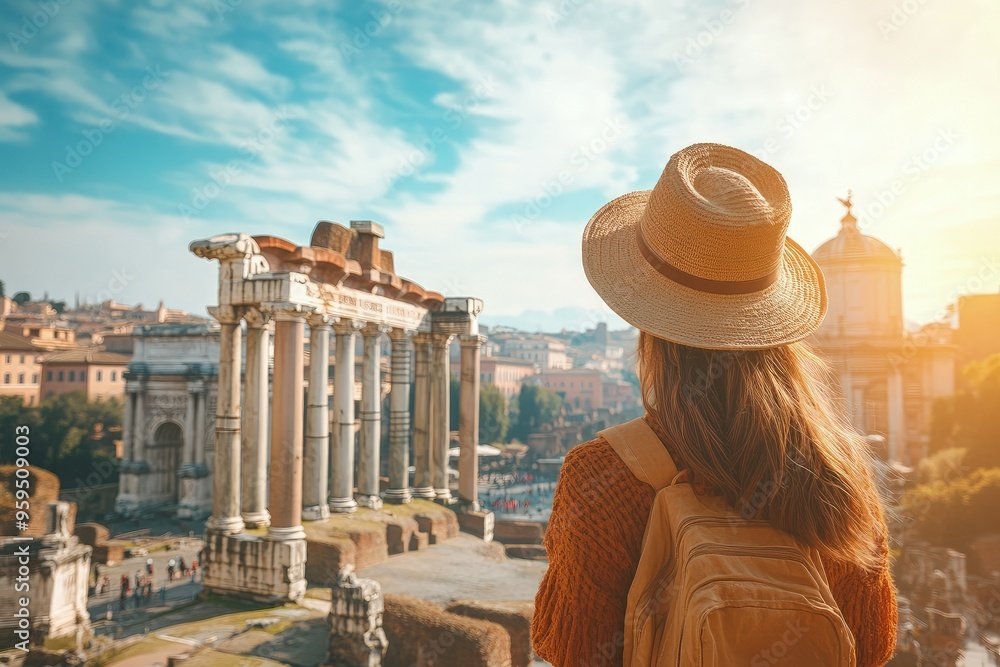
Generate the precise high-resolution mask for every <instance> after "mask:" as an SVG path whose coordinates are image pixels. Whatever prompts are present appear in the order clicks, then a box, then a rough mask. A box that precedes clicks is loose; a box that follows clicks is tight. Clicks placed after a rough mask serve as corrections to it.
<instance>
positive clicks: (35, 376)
mask: <svg viewBox="0 0 1000 667" xmlns="http://www.w3.org/2000/svg"><path fill="white" fill-rule="evenodd" d="M31 384H38V373H35V374H34V375H32V376H31Z"/></svg>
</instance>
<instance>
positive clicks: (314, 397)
mask: <svg viewBox="0 0 1000 667" xmlns="http://www.w3.org/2000/svg"><path fill="white" fill-rule="evenodd" d="M332 323H333V318H331V317H330V316H329V315H324V314H322V313H317V314H316V315H313V316H312V317H310V318H309V395H308V401H307V405H306V451H305V473H304V474H305V482H304V486H303V487H302V518H303V519H305V520H307V521H322V520H324V519H327V518H329V516H330V506H329V505H328V504H327V503H328V502H329V497H330V403H329V401H330V380H329V377H330V329H331V325H332Z"/></svg>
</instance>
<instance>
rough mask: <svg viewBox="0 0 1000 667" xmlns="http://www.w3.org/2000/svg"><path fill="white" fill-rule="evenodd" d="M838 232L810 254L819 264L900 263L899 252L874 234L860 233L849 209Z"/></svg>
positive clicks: (855, 219) (856, 221)
mask: <svg viewBox="0 0 1000 667" xmlns="http://www.w3.org/2000/svg"><path fill="white" fill-rule="evenodd" d="M840 223H841V228H840V233H839V234H837V235H836V236H835V237H833V238H832V239H830V240H829V241H827V242H826V243H824V244H823V245H821V246H820V247H819V248H817V249H816V251H815V252H814V253H813V254H812V256H813V259H815V260H816V262H817V263H818V264H820V265H824V264H830V263H835V262H846V263H850V264H858V263H868V262H888V263H891V264H894V265H902V263H903V260H902V259H901V258H900V256H899V253H897V252H896V251H895V250H893V249H892V248H890V247H889V246H888V245H886V244H885V243H883V242H882V241H880V240H878V239H877V238H875V237H874V236H868V235H867V234H862V233H861V230H860V229H858V219H857V218H855V217H854V215H853V214H852V213H851V211H850V209H848V211H847V215H845V216H844V217H843V218H842V219H841V220H840Z"/></svg>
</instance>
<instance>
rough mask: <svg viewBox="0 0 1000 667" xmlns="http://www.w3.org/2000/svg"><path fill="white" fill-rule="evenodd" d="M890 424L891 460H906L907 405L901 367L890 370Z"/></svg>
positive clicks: (889, 443)
mask: <svg viewBox="0 0 1000 667" xmlns="http://www.w3.org/2000/svg"><path fill="white" fill-rule="evenodd" d="M887 389H888V392H887V393H888V396H887V398H888V403H889V404H888V406H887V407H888V415H886V416H887V417H888V422H889V423H888V426H889V437H888V438H887V442H886V449H887V450H888V456H889V460H890V461H898V462H900V463H905V462H906V460H905V459H906V405H905V397H904V390H903V373H902V371H900V370H899V369H893V370H892V371H890V372H889V385H888V387H887Z"/></svg>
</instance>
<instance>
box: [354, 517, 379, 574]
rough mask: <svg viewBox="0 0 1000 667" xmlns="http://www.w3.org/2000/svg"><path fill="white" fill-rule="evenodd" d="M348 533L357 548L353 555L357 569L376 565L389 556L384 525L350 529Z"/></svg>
mask: <svg viewBox="0 0 1000 667" xmlns="http://www.w3.org/2000/svg"><path fill="white" fill-rule="evenodd" d="M348 534H349V535H350V537H351V541H352V542H354V546H355V547H356V549H357V551H356V552H355V556H354V565H355V567H356V568H357V569H359V570H361V569H364V568H366V567H371V566H372V565H378V564H379V563H382V562H385V560H386V559H388V558H389V545H388V543H387V540H386V531H385V528H384V527H382V526H380V527H378V528H377V529H370V528H369V529H365V530H351V531H349V533H348Z"/></svg>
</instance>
